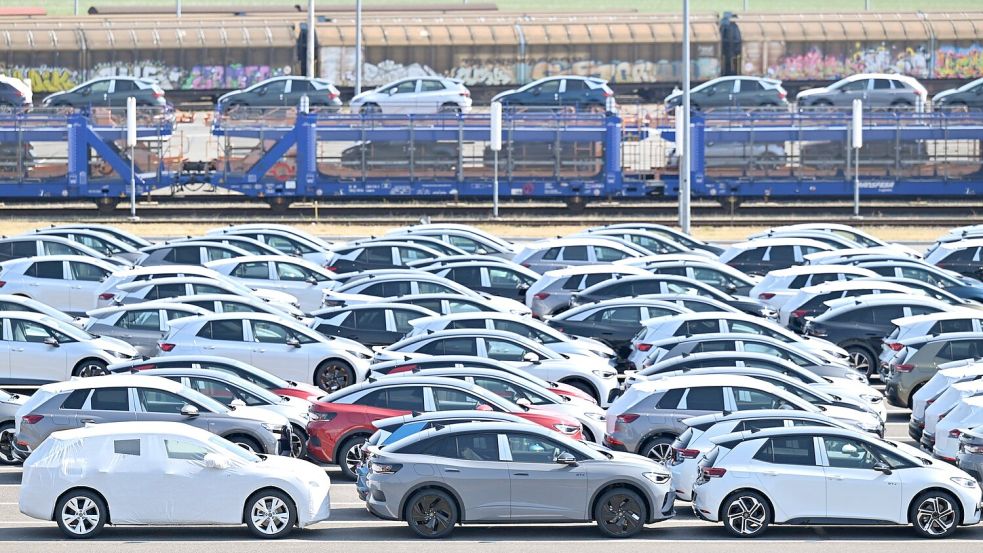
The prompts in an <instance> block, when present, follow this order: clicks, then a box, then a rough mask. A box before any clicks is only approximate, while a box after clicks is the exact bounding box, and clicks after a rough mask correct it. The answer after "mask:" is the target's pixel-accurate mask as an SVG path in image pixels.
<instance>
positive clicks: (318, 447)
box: [307, 424, 334, 463]
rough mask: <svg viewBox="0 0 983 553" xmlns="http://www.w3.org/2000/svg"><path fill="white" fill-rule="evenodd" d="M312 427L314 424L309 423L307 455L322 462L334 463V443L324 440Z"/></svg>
mask: <svg viewBox="0 0 983 553" xmlns="http://www.w3.org/2000/svg"><path fill="white" fill-rule="evenodd" d="M311 427H312V425H310V424H308V425H307V436H308V437H307V455H308V456H309V457H310V458H312V459H314V460H315V461H319V462H321V463H333V462H334V459H333V457H332V454H333V445H334V444H332V443H328V442H327V441H326V440H323V439H322V438H321V437H320V436H318V434H317V433H316V432H315V431H314V429H313V428H311Z"/></svg>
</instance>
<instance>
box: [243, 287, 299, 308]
mask: <svg viewBox="0 0 983 553" xmlns="http://www.w3.org/2000/svg"><path fill="white" fill-rule="evenodd" d="M253 292H254V293H255V294H256V297H257V298H260V299H261V300H264V301H268V302H271V303H285V304H287V305H296V304H297V297H296V296H294V295H292V294H288V293H286V292H281V291H279V290H266V289H263V288H259V289H255V290H253Z"/></svg>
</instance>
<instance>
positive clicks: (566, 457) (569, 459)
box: [553, 451, 577, 467]
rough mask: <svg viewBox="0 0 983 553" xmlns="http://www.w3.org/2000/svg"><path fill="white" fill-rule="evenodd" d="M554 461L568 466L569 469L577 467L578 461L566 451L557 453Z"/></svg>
mask: <svg viewBox="0 0 983 553" xmlns="http://www.w3.org/2000/svg"><path fill="white" fill-rule="evenodd" d="M553 461H554V462H556V463H559V464H561V465H567V466H569V467H575V466H577V459H576V458H575V457H574V456H573V454H571V453H570V452H569V451H564V452H562V453H557V454H556V455H555V456H554V457H553Z"/></svg>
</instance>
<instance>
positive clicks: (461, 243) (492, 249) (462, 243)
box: [386, 224, 515, 259]
mask: <svg viewBox="0 0 983 553" xmlns="http://www.w3.org/2000/svg"><path fill="white" fill-rule="evenodd" d="M458 226H459V227H461V228H458ZM458 226H451V225H437V224H429V225H416V226H412V227H403V228H399V229H396V230H393V231H390V232H387V233H386V237H392V238H393V240H400V239H402V238H405V237H409V236H431V237H433V238H437V239H440V240H441V241H443V242H446V243H448V244H450V245H452V246H456V247H458V248H460V249H462V250H464V251H466V252H468V253H470V254H476V255H481V256H487V257H493V258H499V259H512V256H514V255H515V246H514V245H513V244H511V243H509V242H506V241H505V240H502V239H501V238H498V237H497V236H491V235H489V234H488V233H486V232H482V231H480V230H478V229H476V228H474V227H470V226H467V225H458Z"/></svg>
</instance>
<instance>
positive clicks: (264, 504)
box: [243, 490, 297, 540]
mask: <svg viewBox="0 0 983 553" xmlns="http://www.w3.org/2000/svg"><path fill="white" fill-rule="evenodd" d="M243 519H244V520H245V521H246V528H249V531H250V532H252V534H253V535H254V536H256V537H257V538H264V539H270V540H275V539H277V538H282V537H284V536H286V535H287V534H289V533H290V532H291V531H292V530H293V529H294V525H296V524H297V507H296V506H295V505H294V502H293V500H291V499H290V497H289V496H287V494H285V493H283V492H281V491H280V490H260V491H258V492H256V493H254V494H253V495H251V496H249V499H247V500H246V506H245V508H244V509H243Z"/></svg>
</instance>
